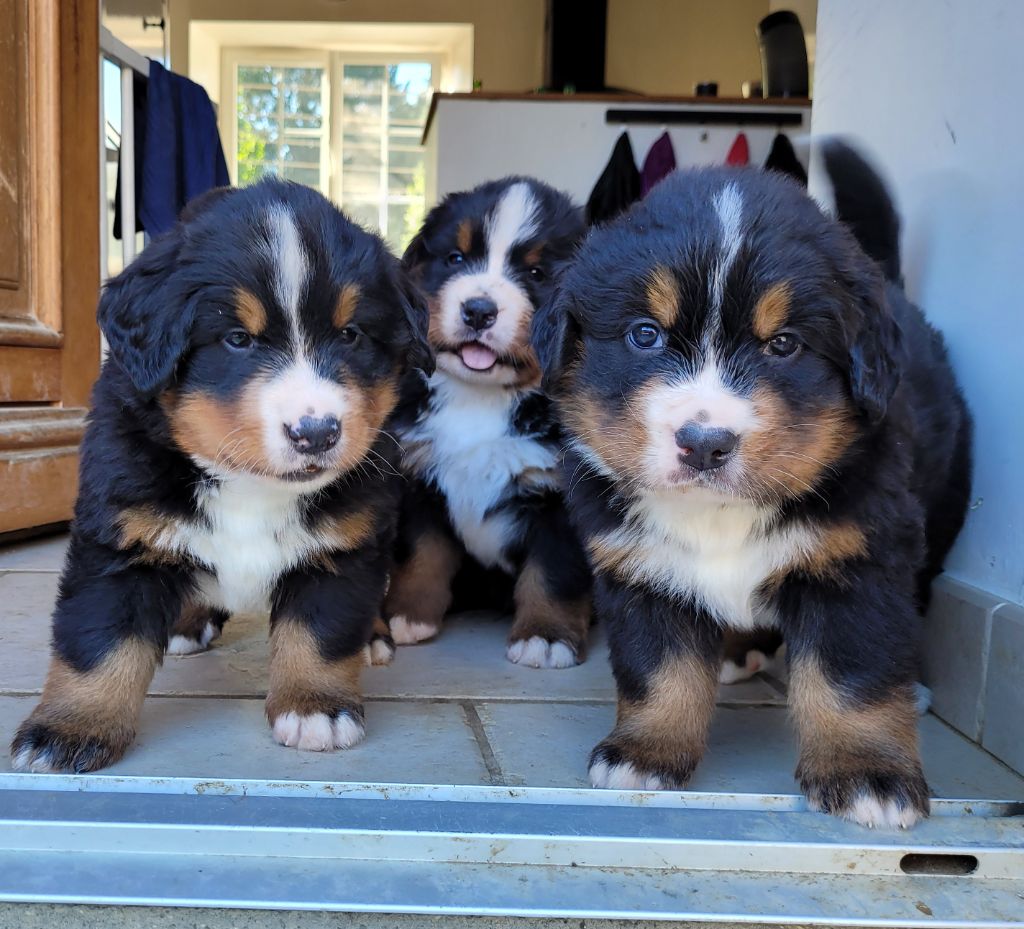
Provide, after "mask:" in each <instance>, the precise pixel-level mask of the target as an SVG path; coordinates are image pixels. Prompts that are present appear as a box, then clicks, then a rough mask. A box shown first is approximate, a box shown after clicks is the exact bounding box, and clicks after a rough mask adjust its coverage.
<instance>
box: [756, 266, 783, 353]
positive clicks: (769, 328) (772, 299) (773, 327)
mask: <svg viewBox="0 0 1024 929" xmlns="http://www.w3.org/2000/svg"><path fill="white" fill-rule="evenodd" d="M792 295H793V290H792V287H790V284H789V282H788V281H780V282H779V283H777V284H772V286H771V287H769V288H768V289H767V290H766V291H765V292H764V293H763V294H762V295H761V299H760V300H758V301H757V305H756V306H755V307H754V319H753V327H754V335H756V336H757V337H758V338H759V339H760V340H761V341H762V342H763V341H766V340H767V339H770V338H771V337H772V336H773V335H775V333H776V332H778V331H779V330H780V329H781V328H782V327H783V326H784V325H785V323H786V319H787V318H788V317H789V306H790V300H791V299H792Z"/></svg>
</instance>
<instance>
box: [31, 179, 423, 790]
mask: <svg viewBox="0 0 1024 929" xmlns="http://www.w3.org/2000/svg"><path fill="white" fill-rule="evenodd" d="M99 322H100V326H101V327H102V329H103V332H104V334H105V335H106V338H107V340H108V342H109V346H110V355H109V357H108V358H107V360H106V362H105V364H104V366H103V370H102V372H101V374H100V378H99V381H98V382H97V384H96V387H95V391H94V394H93V410H92V414H91V418H90V425H89V428H88V431H87V434H86V437H85V442H84V445H83V447H82V458H81V482H80V492H79V497H78V502H77V505H76V509H75V519H74V522H73V524H72V530H71V545H70V549H69V552H68V558H67V563H66V565H65V568H64V573H63V576H62V578H61V584H60V595H59V597H58V600H57V605H56V609H55V612H54V616H53V657H52V661H51V664H50V670H49V673H48V675H47V678H46V684H45V686H44V689H43V695H42V699H41V701H40V703H39V705H38V706H37V707H36V708H35V709H34V710H33V712H32V714H31V716H29V718H28V719H27V720H25V722H24V723H23V724H22V725H21V728H20V729H19V730H18V733H17V735H16V736H15V738H14V742H13V745H12V748H11V752H12V759H13V763H14V766H15V767H16V768H19V769H22V770H30V771H59V770H68V771H75V772H86V771H93V770H95V769H97V768H101V767H104V766H106V765H109V764H111V763H113V762H115V761H117V760H118V759H119V758H120V757H121V756H122V755H123V754H124V752H125V751H126V750H127V748H128V746H129V745H130V743H131V742H132V740H133V738H134V735H135V726H136V720H137V717H138V715H139V711H140V709H141V706H142V702H143V698H144V696H145V694H146V690H147V688H148V686H149V683H150V680H151V679H152V676H153V673H154V670H155V669H156V667H157V665H158V664H159V663H160V661H161V659H162V656H163V654H164V651H165V649H168V647H169V648H170V650H171V651H173V652H175V653H178V654H182V653H188V652H193V651H198V650H201V649H203V648H205V647H206V646H207V645H209V643H210V641H211V640H212V639H213V638H215V637H216V635H217V634H218V633H219V630H220V627H221V626H222V625H223V623H224V620H225V619H226V618H227V617H228V615H229V614H230V613H233V612H243V611H244V612H248V611H263V610H269V611H270V650H271V659H270V687H269V692H268V695H267V703H266V710H267V716H268V718H269V721H270V724H271V727H272V730H273V735H274V738H275V739H276V740H277V741H278V742H280V743H281V744H283V745H287V746H292V747H296V748H300V749H310V750H318V751H324V750H330V749H334V748H347V747H348V746H350V745H352V744H354V743H355V742H357V741H359V740H360V739H361V738H362V736H363V732H364V727H363V710H362V701H361V697H360V692H359V674H360V669H361V667H362V666H363V664H364V663H365V661H366V657H365V654H366V649H367V644H368V642H369V640H370V637H371V634H372V628H373V624H374V622H375V619H377V616H378V612H379V609H380V605H381V602H382V599H383V595H384V586H385V582H386V576H387V571H388V567H389V563H390V557H391V546H392V543H393V538H394V527H395V523H396V520H397V512H398V496H399V493H400V483H401V481H400V477H399V474H398V471H397V466H398V456H397V450H396V445H395V441H394V439H393V438H392V437H391V436H389V434H388V429H389V428H390V425H391V421H392V417H393V412H394V410H395V408H396V405H397V401H398V397H399V391H400V387H401V383H402V381H403V379H404V378H405V377H406V375H407V373H409V372H411V370H412V366H421V367H423V368H425V369H428V370H429V368H430V366H431V362H430V352H429V349H428V347H427V345H426V341H425V339H426V328H427V326H426V323H427V319H426V308H425V306H423V305H422V303H420V302H419V298H418V296H417V295H416V294H415V293H414V291H413V290H412V288H410V287H409V286H408V285H407V284H406V282H405V279H404V277H403V274H402V272H401V269H400V267H399V265H398V262H397V260H396V259H394V258H393V257H392V256H391V255H390V254H389V253H388V252H387V249H386V248H385V246H384V244H383V242H382V241H381V240H380V239H379V238H378V237H377V236H374V235H370V234H369V233H367V232H364V231H363V230H362V229H360V228H359V227H358V226H356V225H355V224H354V223H351V222H349V221H348V220H347V219H346V218H345V217H344V216H343V215H342V214H341V213H340V212H339V211H338V210H337V209H335V208H334V207H333V206H332V205H331V204H330V203H329V202H328V201H327V200H326V199H325V198H324V197H322V196H320V195H319V194H317V193H315V192H313V191H311V190H309V189H308V188H305V187H300V186H299V185H295V184H286V183H283V182H280V181H276V180H267V181H263V182H261V183H259V184H257V185H255V186H252V187H247V188H243V189H238V190H229V189H222V190H217V191H214V192H212V193H210V194H208V195H205V196H204V197H203V198H200V200H199V201H198V202H196V203H194V204H191V205H190V206H189V207H188V208H187V209H186V211H185V214H184V215H183V217H182V219H181V221H180V222H179V224H178V225H177V226H176V228H175V229H174V230H172V231H171V232H168V233H167V234H166V235H164V236H162V237H160V238H158V239H155V240H154V241H153V242H151V243H150V244H149V245H148V246H147V247H146V249H145V250H144V251H143V252H142V254H141V255H140V256H139V257H138V258H137V259H136V261H134V262H133V263H132V264H131V265H130V266H129V267H128V268H127V269H126V270H125V271H124V272H123V273H122V274H120V275H119V276H118V277H117V278H115V279H114V280H112V281H111V282H110V283H109V284H108V285H107V287H106V290H105V291H104V294H103V296H102V299H101V301H100V307H99Z"/></svg>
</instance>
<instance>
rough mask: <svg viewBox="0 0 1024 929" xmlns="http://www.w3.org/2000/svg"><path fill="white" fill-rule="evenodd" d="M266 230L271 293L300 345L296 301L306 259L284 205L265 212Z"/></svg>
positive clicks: (302, 288)
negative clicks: (271, 282) (270, 272)
mask: <svg viewBox="0 0 1024 929" xmlns="http://www.w3.org/2000/svg"><path fill="white" fill-rule="evenodd" d="M267 230H268V233H269V236H268V241H267V245H268V250H269V255H268V257H269V259H270V262H271V267H272V268H273V281H274V296H275V298H276V299H277V302H278V304H279V305H280V307H281V309H282V310H283V311H284V314H285V316H287V317H288V321H289V323H290V324H291V329H292V335H293V337H294V338H295V344H296V345H297V346H300V347H301V345H302V338H301V334H300V332H299V304H300V303H301V301H302V297H303V294H304V293H305V290H306V284H307V278H308V275H309V259H308V257H307V255H306V249H305V248H304V247H303V245H302V238H301V236H300V235H299V229H298V227H297V226H296V225H295V217H294V216H293V215H292V212H291V210H289V209H288V208H287V207H286V206H284V205H283V204H277V205H275V206H273V207H271V208H270V210H269V211H268V212H267Z"/></svg>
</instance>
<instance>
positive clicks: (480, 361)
mask: <svg viewBox="0 0 1024 929" xmlns="http://www.w3.org/2000/svg"><path fill="white" fill-rule="evenodd" d="M459 357H460V358H462V363H463V364H464V365H465V366H466V367H467V368H472V369H473V370H474V371H486V370H487V369H488V368H493V367H494V363H495V362H496V361H497V360H498V356H497V355H495V354H494V352H492V351H491V350H490V349H489V348H487V347H486V346H485V345H481V344H480V343H479V342H470V343H469V344H468V345H463V346H462V350H461V351H460V352H459Z"/></svg>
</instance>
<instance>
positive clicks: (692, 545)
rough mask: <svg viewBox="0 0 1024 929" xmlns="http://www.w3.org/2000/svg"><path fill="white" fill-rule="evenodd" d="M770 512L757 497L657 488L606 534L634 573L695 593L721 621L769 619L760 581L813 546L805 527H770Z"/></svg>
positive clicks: (671, 590)
mask: <svg viewBox="0 0 1024 929" xmlns="http://www.w3.org/2000/svg"><path fill="white" fill-rule="evenodd" d="M767 519H768V514H767V513H766V512H764V511H762V510H760V509H758V508H757V507H755V506H754V505H753V504H747V503H742V502H733V501H731V500H730V501H726V500H724V499H723V498H717V497H710V496H709V495H707V494H704V493H702V492H700V491H697V492H690V493H679V492H678V491H663V492H659V491H655V492H651V493H648V494H645V495H644V496H641V497H640V498H639V499H637V500H636V501H635V502H634V503H633V504H632V506H631V507H630V509H629V512H628V518H627V520H626V522H625V523H624V525H623V527H622V528H620V529H617V530H615V531H614V532H612V533H610V534H609V535H607V536H606V537H605V541H606V542H607V543H608V545H609V546H610V547H612V548H614V549H618V550H619V551H622V550H626V551H627V552H628V554H627V555H626V557H625V559H624V560H623V561H622V562H621V564H622V568H621V570H622V571H624V572H625V573H626V574H627V575H628V576H630V577H632V578H634V579H636V580H639V581H643V582H644V583H646V584H648V585H651V586H653V587H654V588H656V589H657V590H659V591H661V592H663V593H665V594H669V595H679V596H685V597H687V598H693V599H695V600H696V601H697V602H698V603H699V604H700V605H701V606H703V607H704V608H705V609H706V610H707V611H708V612H709V613H710V614H711V615H712V616H714V617H715V619H716V620H717V621H718V622H719V623H721V624H722V625H727V626H732V627H736V628H740V629H751V628H754V627H755V626H761V625H770V624H771V623H772V622H774V617H773V616H772V615H771V614H770V613H768V612H766V610H765V609H764V605H763V604H761V603H759V602H758V600H759V598H758V597H757V590H758V588H759V587H760V586H761V585H762V584H763V583H764V581H765V580H766V579H767V578H769V577H770V576H771V575H772V574H774V573H776V572H777V571H781V570H783V569H785V568H786V567H787V566H788V565H791V564H792V563H793V562H794V561H796V560H797V559H798V558H800V557H801V555H802V554H804V553H806V552H809V551H811V550H813V547H814V544H815V541H816V535H815V533H814V532H813V531H811V530H809V529H807V528H804V527H792V528H786V529H782V530H779V531H772V532H770V533H767V534H766V533H764V532H763V531H762V530H763V528H764V526H765V525H766V522H767Z"/></svg>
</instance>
